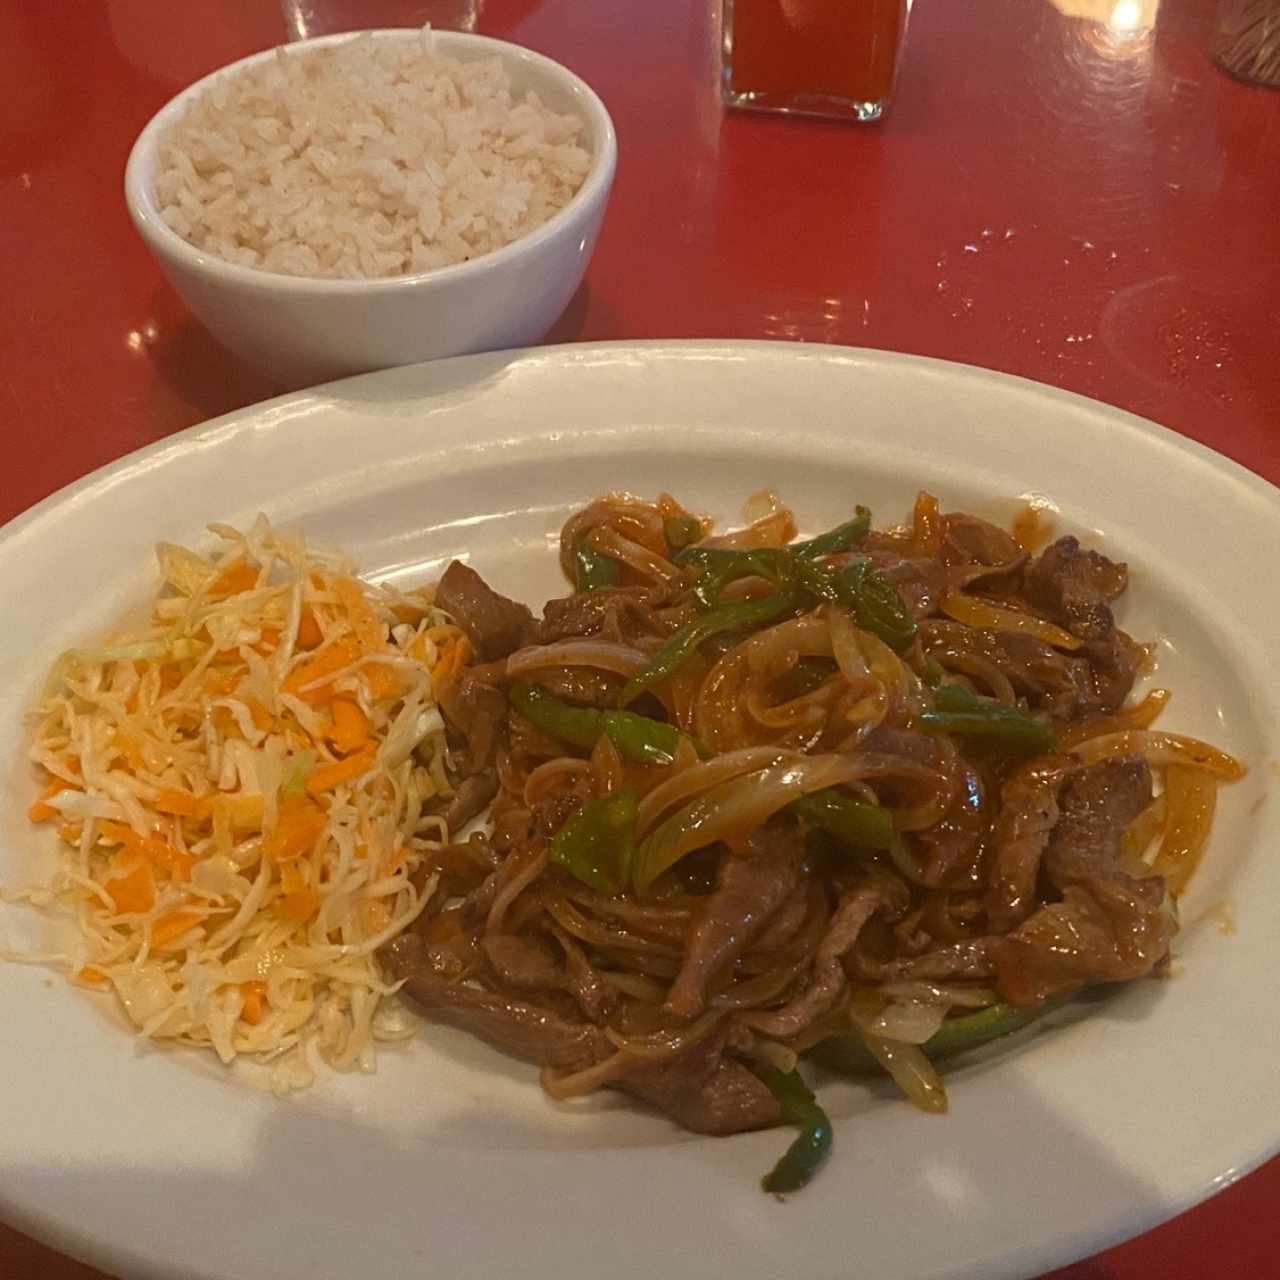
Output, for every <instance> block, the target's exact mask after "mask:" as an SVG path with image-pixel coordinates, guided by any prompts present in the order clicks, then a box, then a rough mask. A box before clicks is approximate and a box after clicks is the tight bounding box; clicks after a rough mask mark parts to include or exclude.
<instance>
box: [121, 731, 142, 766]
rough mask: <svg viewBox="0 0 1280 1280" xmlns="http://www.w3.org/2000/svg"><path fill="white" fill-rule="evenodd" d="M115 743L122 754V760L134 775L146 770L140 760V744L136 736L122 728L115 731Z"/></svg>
mask: <svg viewBox="0 0 1280 1280" xmlns="http://www.w3.org/2000/svg"><path fill="white" fill-rule="evenodd" d="M116 742H118V743H119V744H120V750H121V751H123V752H124V758H125V759H126V760H127V761H128V762H129V767H130V768H131V769H132V770H133V771H134V773H141V772H142V771H143V769H145V768H146V762H145V761H144V760H143V758H142V744H141V743H140V742H139V741H138V738H137V735H136V734H134V733H130V732H129V730H128V729H126V728H124V727H123V726H122V727H121V728H119V729H117V730H116Z"/></svg>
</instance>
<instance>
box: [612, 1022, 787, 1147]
mask: <svg viewBox="0 0 1280 1280" xmlns="http://www.w3.org/2000/svg"><path fill="white" fill-rule="evenodd" d="M726 1035H727V1032H726V1031H724V1030H722V1031H721V1032H719V1033H717V1034H715V1035H711V1036H708V1037H707V1038H706V1039H705V1040H703V1041H701V1042H699V1043H698V1044H696V1045H694V1046H693V1047H692V1048H691V1049H690V1050H689V1051H688V1052H687V1053H683V1054H681V1055H680V1056H679V1057H678V1058H675V1059H673V1060H671V1061H669V1062H656V1063H647V1062H643V1061H637V1062H636V1064H635V1066H633V1067H632V1068H631V1069H630V1070H628V1071H627V1073H626V1074H625V1075H623V1076H622V1077H621V1078H619V1079H617V1080H615V1081H613V1083H612V1087H613V1088H615V1089H619V1090H621V1091H622V1092H623V1093H628V1094H630V1095H631V1096H632V1097H635V1098H640V1099H641V1100H642V1101H644V1102H647V1103H649V1104H650V1105H651V1106H654V1107H657V1108H658V1109H659V1110H660V1111H665V1112H666V1114H667V1115H669V1116H671V1117H673V1118H674V1119H676V1120H678V1121H679V1122H680V1123H681V1124H682V1125H684V1127H685V1128H686V1129H690V1130H692V1131H693V1132H694V1133H706V1134H730V1133H744V1132H746V1131H747V1130H748V1129H767V1128H769V1127H770V1126H771V1125H775V1124H778V1123H780V1121H781V1120H782V1108H781V1107H780V1106H779V1105H778V1101H777V1099H776V1098H775V1097H774V1096H773V1094H771V1093H770V1092H769V1090H768V1088H767V1087H766V1086H765V1085H764V1084H763V1082H762V1081H761V1080H760V1079H759V1077H758V1076H756V1075H755V1074H754V1073H753V1072H752V1071H750V1070H749V1069H748V1068H747V1067H745V1066H743V1065H742V1063H741V1062H738V1061H736V1060H735V1059H733V1058H730V1057H726V1056H725V1047H726Z"/></svg>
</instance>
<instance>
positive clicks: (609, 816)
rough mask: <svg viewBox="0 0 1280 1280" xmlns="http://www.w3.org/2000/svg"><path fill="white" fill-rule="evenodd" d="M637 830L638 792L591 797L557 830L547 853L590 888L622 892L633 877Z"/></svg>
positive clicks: (621, 792) (603, 891)
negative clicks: (632, 860)
mask: <svg viewBox="0 0 1280 1280" xmlns="http://www.w3.org/2000/svg"><path fill="white" fill-rule="evenodd" d="M635 831H636V797H635V793H634V792H632V791H629V790H625V789H624V790H622V791H615V792H613V793H611V794H609V795H604V796H597V797H596V798H595V799H594V800H588V801H587V803H586V804H584V805H583V806H582V808H581V809H579V810H578V812H577V813H575V814H574V815H573V817H572V818H570V819H569V821H568V822H566V823H565V825H564V826H563V827H561V828H560V830H559V831H558V832H557V833H556V835H555V837H554V838H553V839H552V841H551V846H550V848H549V849H548V851H547V854H548V857H550V859H551V861H552V862H555V863H558V864H559V865H560V866H562V867H564V869H565V870H566V871H568V872H569V873H570V874H571V875H573V876H576V877H577V878H578V879H579V880H581V881H582V883H583V884H585V885H588V886H589V887H590V888H592V889H598V890H599V891H600V892H601V893H620V892H621V891H622V890H623V889H624V888H625V887H626V885H627V882H628V880H629V878H630V873H631V851H632V849H633V848H634V847H635Z"/></svg>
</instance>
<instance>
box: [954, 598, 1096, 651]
mask: <svg viewBox="0 0 1280 1280" xmlns="http://www.w3.org/2000/svg"><path fill="white" fill-rule="evenodd" d="M942 612H943V613H945V614H946V615H947V616H948V617H949V618H954V619H955V620H956V621H957V622H963V623H964V624H965V625H966V626H970V627H982V628H984V629H986V630H988V631H1010V632H1015V633H1016V634H1018V635H1024V636H1033V637H1034V638H1035V639H1037V640H1040V641H1043V642H1044V643H1045V644H1051V645H1053V646H1054V647H1055V648H1057V649H1078V648H1079V647H1080V641H1079V640H1077V639H1076V637H1075V636H1073V635H1072V634H1071V633H1070V632H1069V631H1064V630H1063V629H1062V628H1061V627H1058V626H1055V625H1054V624H1053V623H1052V622H1046V621H1045V620H1044V619H1043V618H1037V617H1036V616H1035V615H1034V614H1030V613H1021V612H1019V611H1018V610H1017V609H1001V608H1000V607H999V606H997V605H994V604H991V603H989V602H988V601H986V600H979V599H978V598H977V597H976V596H967V595H965V594H964V593H963V592H962V591H952V592H950V593H949V594H948V595H945V596H943V598H942Z"/></svg>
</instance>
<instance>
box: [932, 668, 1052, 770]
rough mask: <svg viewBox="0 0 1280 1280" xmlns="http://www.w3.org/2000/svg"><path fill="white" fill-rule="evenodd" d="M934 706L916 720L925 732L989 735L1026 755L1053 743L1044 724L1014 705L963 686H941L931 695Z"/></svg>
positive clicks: (1046, 725) (975, 735)
mask: <svg viewBox="0 0 1280 1280" xmlns="http://www.w3.org/2000/svg"><path fill="white" fill-rule="evenodd" d="M934 707H935V709H934V710H933V711H926V712H924V713H923V714H922V715H921V716H920V718H919V720H918V722H917V723H918V725H919V727H920V728H921V729H923V730H924V731H925V732H926V733H955V734H959V735H960V736H962V737H979V738H989V739H991V740H992V741H994V742H997V743H999V744H1000V745H1001V746H1004V747H1007V748H1009V749H1010V750H1012V751H1020V752H1026V753H1027V754H1033V753H1035V752H1037V751H1048V750H1050V749H1051V748H1052V746H1053V730H1052V728H1050V726H1049V725H1048V724H1045V723H1044V722H1042V721H1040V720H1033V719H1032V718H1031V717H1030V716H1029V715H1027V714H1026V713H1025V712H1022V711H1019V710H1018V708H1017V707H1010V706H1007V705H1006V704H1005V703H1002V702H991V701H989V700H988V699H985V698H979V697H978V696H977V695H976V694H973V693H970V692H969V690H968V689H966V688H965V687H964V686H963V685H958V684H944V685H942V686H941V687H940V688H939V689H938V691H937V693H936V694H935V695H934Z"/></svg>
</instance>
